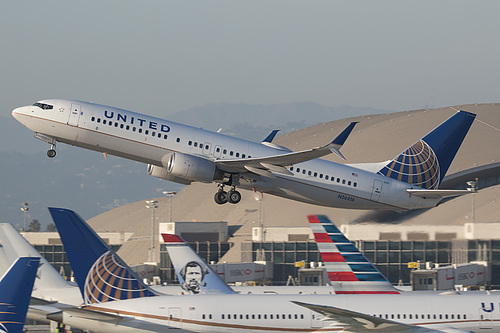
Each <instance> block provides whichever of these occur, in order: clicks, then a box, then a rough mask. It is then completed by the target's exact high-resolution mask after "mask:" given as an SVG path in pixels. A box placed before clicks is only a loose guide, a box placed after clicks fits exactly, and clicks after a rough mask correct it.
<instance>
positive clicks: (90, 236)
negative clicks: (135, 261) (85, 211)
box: [49, 208, 156, 304]
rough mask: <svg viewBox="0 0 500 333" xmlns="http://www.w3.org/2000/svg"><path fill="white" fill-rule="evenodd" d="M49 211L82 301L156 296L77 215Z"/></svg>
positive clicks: (63, 210)
mask: <svg viewBox="0 0 500 333" xmlns="http://www.w3.org/2000/svg"><path fill="white" fill-rule="evenodd" d="M49 211H50V214H51V215H52V219H53V220H54V223H55V224H56V227H57V231H58V232H59V235H60V236H61V240H62V243H63V245H64V249H65V251H66V254H67V256H68V259H69V261H70V264H71V268H72V269H73V272H74V273H75V278H76V282H77V283H78V287H79V288H80V291H81V293H82V296H83V299H84V301H85V304H91V303H101V302H109V301H114V300H122V299H131V298H139V297H150V296H156V294H155V293H154V292H153V291H152V290H151V289H150V288H149V287H147V286H146V285H144V283H143V282H142V281H141V280H140V279H139V278H138V277H137V276H136V275H135V274H134V272H133V271H132V270H131V269H130V268H129V267H128V266H127V265H126V264H125V263H124V262H123V260H121V258H120V257H118V255H117V254H116V253H114V251H113V250H111V249H110V248H109V246H108V245H107V244H106V243H105V242H104V241H103V240H102V239H101V238H100V237H99V235H97V234H96V233H95V231H94V230H93V229H92V228H91V227H90V226H89V225H88V224H87V223H86V222H85V221H84V220H83V219H82V218H81V217H80V216H79V215H78V214H76V213H75V212H73V211H71V210H68V209H62V208H49Z"/></svg>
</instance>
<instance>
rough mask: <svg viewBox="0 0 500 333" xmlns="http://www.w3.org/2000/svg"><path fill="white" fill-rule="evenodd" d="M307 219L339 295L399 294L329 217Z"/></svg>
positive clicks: (310, 216) (310, 217)
mask: <svg viewBox="0 0 500 333" xmlns="http://www.w3.org/2000/svg"><path fill="white" fill-rule="evenodd" d="M307 218H308V220H309V225H310V227H311V229H312V231H313V233H314V238H315V239H316V243H317V244H318V251H319V252H320V254H321V258H322V260H323V263H324V264H325V266H326V271H327V273H328V277H329V279H330V282H331V283H332V285H333V288H334V290H335V293H336V294H399V291H398V290H397V289H396V288H394V286H393V285H392V284H391V283H390V282H389V281H388V280H387V279H386V278H385V277H384V276H383V275H382V273H380V272H379V270H378V269H377V268H376V267H375V266H374V265H373V264H372V263H371V262H370V261H369V260H368V259H366V257H365V256H364V255H363V254H362V253H361V252H360V251H359V250H358V249H357V248H356V247H355V246H354V245H353V244H352V243H351V242H350V241H349V240H348V239H347V238H346V237H345V236H344V234H343V233H342V232H340V230H339V229H338V228H337V227H336V226H335V224H333V223H332V221H330V219H329V218H328V217H327V216H325V215H309V216H308V217H307Z"/></svg>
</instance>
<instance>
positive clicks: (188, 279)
mask: <svg viewBox="0 0 500 333" xmlns="http://www.w3.org/2000/svg"><path fill="white" fill-rule="evenodd" d="M207 274H208V270H206V269H204V268H203V266H202V265H201V264H200V263H198V262H196V261H190V262H188V263H187V264H186V266H184V267H182V269H181V271H180V275H181V278H182V280H183V281H182V284H181V288H182V289H183V290H185V291H187V292H189V293H190V294H199V293H200V289H201V287H205V286H206V285H207V284H206V283H203V280H204V279H205V275H207Z"/></svg>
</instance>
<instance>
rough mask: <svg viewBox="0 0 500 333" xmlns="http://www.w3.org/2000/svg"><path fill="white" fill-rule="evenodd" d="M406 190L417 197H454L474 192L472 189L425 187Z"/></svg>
mask: <svg viewBox="0 0 500 333" xmlns="http://www.w3.org/2000/svg"><path fill="white" fill-rule="evenodd" d="M406 192H408V193H410V194H411V195H416V196H417V197H422V198H430V199H439V198H445V197H454V196H457V195H462V194H469V193H473V191H472V190H425V189H407V190H406Z"/></svg>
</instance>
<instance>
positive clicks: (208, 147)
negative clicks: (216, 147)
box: [203, 142, 212, 155]
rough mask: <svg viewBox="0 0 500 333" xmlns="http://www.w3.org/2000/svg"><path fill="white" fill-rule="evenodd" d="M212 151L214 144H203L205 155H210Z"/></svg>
mask: <svg viewBox="0 0 500 333" xmlns="http://www.w3.org/2000/svg"><path fill="white" fill-rule="evenodd" d="M211 150H212V144H211V143H208V142H205V143H204V144H203V155H210V151H211Z"/></svg>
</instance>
